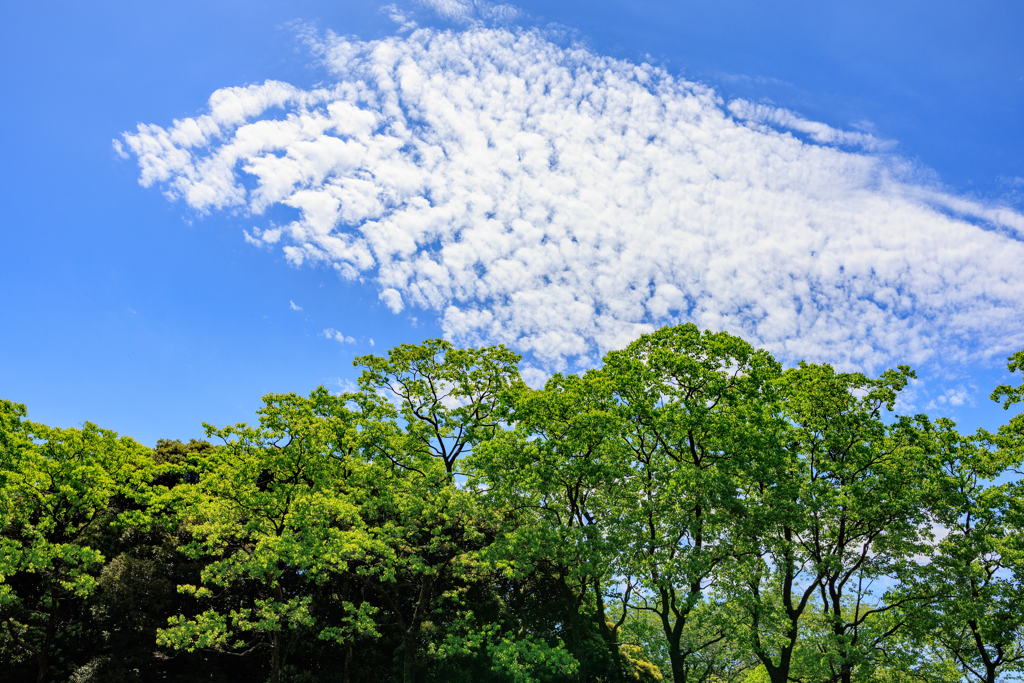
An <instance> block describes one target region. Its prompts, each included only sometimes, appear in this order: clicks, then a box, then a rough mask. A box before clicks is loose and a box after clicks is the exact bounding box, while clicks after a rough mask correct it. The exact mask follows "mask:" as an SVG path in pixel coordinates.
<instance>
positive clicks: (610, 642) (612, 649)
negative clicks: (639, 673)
mask: <svg viewBox="0 0 1024 683" xmlns="http://www.w3.org/2000/svg"><path fill="white" fill-rule="evenodd" d="M594 595H595V596H596V598H597V614H596V615H595V616H596V618H597V621H598V628H600V629H601V636H602V638H603V639H604V642H605V644H606V645H607V646H608V652H609V654H610V655H611V657H612V665H613V666H614V667H615V672H614V679H613V680H614V681H615V683H621V681H622V680H623V674H622V653H621V652H619V639H618V637H617V634H616V633H615V630H614V629H613V628H611V627H609V626H608V616H607V615H606V614H605V610H604V596H603V595H602V594H601V582H600V581H597V580H595V581H594Z"/></svg>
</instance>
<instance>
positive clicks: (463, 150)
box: [123, 0, 1024, 369]
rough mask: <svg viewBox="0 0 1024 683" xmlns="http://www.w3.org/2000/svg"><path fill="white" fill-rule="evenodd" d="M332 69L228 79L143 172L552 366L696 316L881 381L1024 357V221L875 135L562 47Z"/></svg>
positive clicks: (325, 49) (469, 45) (127, 140)
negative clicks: (312, 75)
mask: <svg viewBox="0 0 1024 683" xmlns="http://www.w3.org/2000/svg"><path fill="white" fill-rule="evenodd" d="M442 4H444V3H441V2H435V3H433V4H432V6H434V8H435V9H437V11H441V9H438V8H439V7H441V5H442ZM449 4H450V5H451V8H450V12H452V13H453V14H452V16H455V14H457V13H458V12H459V11H461V10H459V9H458V7H466V6H469V5H468V4H467V3H466V2H459V1H456V0H453V1H452V2H451V3H449ZM444 6H445V7H447V6H448V4H444ZM457 6H458V7H457ZM473 7H477V5H476V4H473ZM445 11H449V10H445ZM317 54H319V55H321V57H322V59H323V60H324V63H325V64H326V65H327V67H328V68H329V69H330V70H331V71H332V72H333V74H334V75H335V76H336V83H335V84H333V85H331V86H329V87H323V88H318V89H315V90H301V89H298V88H295V87H293V86H291V85H288V84H286V83H281V82H276V81H268V82H266V83H264V84H262V85H254V86H250V87H247V88H225V89H223V90H218V91H217V92H215V93H214V94H213V95H212V96H211V98H210V107H209V111H208V112H207V113H205V114H203V115H201V116H197V117H194V118H188V119H184V120H179V121H174V122H173V124H172V125H170V126H167V127H162V126H159V125H153V124H144V125H141V126H140V127H139V129H138V131H137V132H135V133H126V134H125V135H124V136H123V140H124V145H123V147H124V148H125V149H127V150H128V151H130V152H131V153H132V154H134V155H135V156H137V157H138V160H139V164H140V167H141V176H140V182H141V183H142V184H143V185H144V186H150V185H154V184H157V185H159V186H160V187H162V188H163V189H164V191H165V192H166V193H167V195H168V196H169V197H171V198H174V199H180V200H182V201H185V202H186V203H188V204H189V205H190V206H191V207H193V208H194V209H196V210H199V211H201V212H203V211H210V210H219V209H232V210H237V209H242V210H244V211H247V212H249V213H250V214H253V215H259V214H261V213H262V212H264V211H265V210H266V209H267V208H268V207H271V206H274V205H283V206H287V207H291V208H293V209H295V210H296V212H297V215H298V218H297V219H296V220H295V221H294V222H292V223H290V224H288V225H286V226H281V227H275V228H271V229H268V230H266V231H265V232H262V233H260V232H258V231H254V233H253V234H252V235H249V236H248V238H247V239H251V240H252V241H254V242H257V243H261V244H264V243H273V242H277V241H278V240H280V241H281V242H282V249H283V251H284V253H285V254H286V256H287V258H288V259H289V260H290V262H291V263H293V264H295V265H299V264H303V263H314V264H316V263H321V264H329V265H331V266H332V267H334V268H335V269H337V270H338V272H339V273H341V274H342V275H343V276H345V277H347V278H358V277H363V276H365V275H367V274H369V275H370V276H371V277H373V278H374V279H375V281H376V283H377V285H378V287H379V292H380V297H381V300H382V301H383V303H384V304H385V305H387V306H388V307H389V308H390V309H391V310H392V311H395V312H399V311H402V310H403V309H404V308H406V307H409V306H412V307H416V308H420V309H428V310H433V311H436V312H437V313H438V314H439V315H440V318H441V324H442V326H443V328H444V331H445V333H446V334H447V335H448V336H449V337H451V338H453V339H456V340H458V341H464V342H474V343H475V342H481V341H483V342H503V343H506V344H509V345H511V346H513V347H515V348H517V349H519V350H521V351H525V352H528V353H532V354H533V356H534V358H535V359H536V361H537V362H538V363H539V364H540V365H541V366H543V367H547V368H553V367H562V366H564V364H565V362H566V361H567V360H568V362H570V363H571V362H573V361H575V362H579V363H587V362H590V361H592V360H593V359H594V358H595V356H596V354H597V353H599V352H602V351H604V350H606V349H608V348H612V347H617V346H621V345H623V344H624V343H626V342H627V341H629V340H630V339H632V338H635V337H636V336H637V335H639V334H641V333H643V332H645V331H648V330H651V329H654V328H655V327H656V326H658V325H661V324H666V323H674V322H678V321H683V320H692V321H694V322H696V323H697V324H699V325H700V326H702V327H707V328H711V329H727V330H729V331H731V332H734V333H737V334H741V335H743V336H745V337H747V338H749V339H751V340H754V341H756V342H758V343H760V344H763V345H765V346H767V347H768V348H770V349H771V350H773V351H774V352H776V353H778V354H779V355H780V356H781V357H783V358H786V359H789V360H792V359H798V358H806V359H808V360H819V359H825V360H830V361H833V362H837V363H838V364H840V365H842V366H846V367H859V368H866V369H873V368H877V367H879V366H880V365H883V364H888V363H891V362H894V361H900V362H904V361H909V362H914V363H920V362H922V361H925V360H927V359H929V358H936V357H938V356H940V355H941V357H942V358H943V359H944V360H945V361H946V362H955V361H957V360H964V359H967V358H969V357H974V356H977V355H988V354H993V353H999V354H1002V353H1004V352H1006V351H1008V350H1016V349H1018V348H1021V347H1022V346H1024V322H1022V318H1021V315H1020V311H1021V310H1024V282H1022V278H1021V275H1020V272H1021V265H1020V264H1021V263H1024V244H1022V242H1021V237H1022V235H1024V230H1022V229H1021V228H1022V226H1024V222H1022V221H1024V217H1022V216H1021V214H1019V213H1017V212H1015V211H1013V210H1011V209H1008V208H1003V207H998V206H989V205H986V204H982V203H979V202H977V201H975V200H970V199H965V198H962V197H956V196H953V195H950V194H948V193H943V192H941V191H939V190H937V189H935V188H931V187H923V186H921V185H919V184H915V183H914V182H912V181H910V180H908V179H907V178H908V177H909V176H907V175H906V174H904V173H903V172H902V171H901V168H902V167H901V163H900V162H899V160H897V159H894V158H892V157H888V156H884V155H878V154H876V153H869V152H870V150H879V149H882V148H884V146H885V143H884V142H883V141H881V140H880V139H878V138H876V137H875V136H873V135H870V134H867V133H863V132H857V133H853V132H847V131H840V130H837V129H835V128H832V127H829V126H826V125H825V124H816V123H814V122H811V121H807V120H805V119H803V118H801V117H799V116H798V115H796V114H793V113H792V112H787V111H785V110H779V109H773V108H770V107H764V105H753V104H750V103H737V102H733V103H732V105H730V106H729V107H728V108H727V107H726V106H725V105H724V104H723V102H722V101H721V99H720V98H719V97H718V95H717V94H716V93H715V92H714V91H713V90H711V89H709V88H707V87H704V86H702V85H699V84H695V83H690V82H686V81H682V80H678V79H675V78H673V77H671V76H670V75H668V74H667V73H665V72H664V71H662V70H660V69H657V68H654V67H651V66H649V65H646V64H634V63H631V62H627V61H621V60H614V59H610V58H607V57H603V56H601V55H597V54H594V53H593V52H591V51H588V50H585V49H580V48H563V47H559V46H557V45H555V44H553V43H552V42H550V41H548V40H547V39H546V38H545V36H544V34H542V33H540V32H537V31H529V30H515V31H512V30H503V29H485V28H480V27H473V28H470V29H468V30H465V31H462V32H438V31H432V30H427V29H419V30H417V31H415V32H413V33H411V34H410V35H409V36H408V37H404V38H403V37H392V38H389V39H386V40H381V41H372V42H358V41H354V40H349V39H345V38H341V37H338V36H334V35H332V34H328V36H327V37H326V38H324V39H322V41H321V42H320V43H319V46H318V51H317ZM779 127H781V128H787V129H789V130H794V131H797V132H800V133H802V134H803V135H804V136H806V138H805V139H800V138H799V137H794V136H792V135H790V134H788V133H785V132H780V131H778V130H776V128H779ZM844 146H845V148H844ZM851 146H853V147H856V148H857V150H854V149H851ZM858 150H859V151H858ZM339 334H340V333H339ZM334 338H337V337H334ZM346 339H349V338H348V337H346Z"/></svg>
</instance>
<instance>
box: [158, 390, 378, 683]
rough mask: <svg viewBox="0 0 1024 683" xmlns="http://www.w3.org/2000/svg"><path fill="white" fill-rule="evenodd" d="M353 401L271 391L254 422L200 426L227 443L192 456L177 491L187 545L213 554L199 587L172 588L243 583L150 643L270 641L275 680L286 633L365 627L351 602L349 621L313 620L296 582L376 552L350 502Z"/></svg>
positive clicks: (359, 477)
mask: <svg viewBox="0 0 1024 683" xmlns="http://www.w3.org/2000/svg"><path fill="white" fill-rule="evenodd" d="M349 398H350V397H348V396H340V397H339V396H331V395H330V394H329V393H328V392H327V391H326V390H325V389H323V388H322V387H321V388H319V389H317V390H315V391H314V392H313V393H312V394H311V395H310V396H309V398H304V397H300V396H297V395H295V394H283V395H270V396H267V397H265V406H264V407H263V408H262V409H261V410H260V411H259V414H260V423H259V426H256V427H250V426H247V425H244V424H239V425H235V426H230V427H224V428H221V429H217V428H215V427H212V426H207V433H208V435H209V436H215V437H218V438H220V439H221V440H222V441H223V445H222V446H220V447H219V448H216V449H214V450H212V451H211V452H209V453H206V454H202V455H199V456H197V462H196V463H195V467H196V468H197V469H198V471H199V477H200V478H199V482H198V483H196V484H186V485H179V486H178V487H176V488H175V489H173V493H174V495H175V496H176V497H178V499H179V500H180V505H181V509H182V510H183V514H184V515H185V521H186V522H187V524H188V528H189V530H190V532H191V534H192V537H193V539H194V540H193V541H192V543H190V544H189V545H188V546H187V547H186V548H185V549H184V550H185V552H187V553H188V554H189V555H191V556H192V557H195V558H208V559H209V560H210V562H209V563H208V564H207V565H206V566H205V567H204V569H203V571H202V585H200V586H191V585H183V586H179V591H180V592H182V593H187V594H191V595H194V596H195V597H196V598H198V599H200V600H203V599H206V598H210V597H212V596H213V595H214V593H215V591H216V592H222V590H223V589H229V588H236V587H239V586H245V587H246V588H247V590H246V591H245V592H244V593H241V594H239V598H238V600H237V601H236V604H235V605H234V606H233V607H232V608H231V609H229V610H227V611H218V610H215V609H209V610H207V611H205V612H203V613H202V614H200V615H198V616H197V617H194V618H191V619H189V618H185V617H183V616H177V617H173V618H171V619H170V620H169V622H168V626H167V628H166V629H163V630H161V631H160V633H159V637H158V642H160V643H161V644H163V645H167V646H171V647H175V648H180V649H186V650H189V651H193V650H195V649H197V648H215V649H226V650H236V651H237V650H245V649H246V648H250V647H254V646H258V645H260V644H262V643H267V644H269V646H270V652H271V668H272V677H273V678H274V679H275V680H277V678H278V677H279V676H280V671H281V669H282V667H283V666H284V650H283V638H284V637H285V636H286V634H287V633H288V632H289V631H295V630H300V629H307V630H312V631H314V632H317V633H318V635H320V636H323V637H329V638H333V639H341V638H344V637H345V636H346V635H351V633H354V632H372V631H373V624H372V621H371V620H370V618H369V617H370V615H369V614H368V613H366V612H365V610H364V611H362V612H360V611H359V610H358V609H353V610H352V612H351V613H350V616H349V619H348V623H347V624H317V623H315V620H314V618H313V616H312V615H311V614H310V598H309V597H308V596H307V595H303V594H302V592H301V591H300V590H297V589H298V588H299V587H300V586H302V585H303V584H310V583H317V582H322V581H326V580H328V579H329V578H331V577H332V576H333V575H334V574H337V573H343V572H346V571H348V570H349V567H350V564H351V563H354V562H359V561H361V560H362V559H363V558H364V557H365V556H366V555H367V553H368V552H371V551H372V550H373V549H374V548H375V541H374V539H372V538H371V537H370V535H369V534H368V533H367V531H366V530H365V528H364V525H363V524H362V518H361V516H360V509H359V505H358V503H359V501H358V496H357V493H356V492H357V491H360V490H361V489H362V487H363V485H364V478H363V477H364V470H365V465H364V463H363V462H362V460H361V458H360V457H359V450H358V439H359V433H358V421H357V419H356V414H355V413H353V411H351V410H350V409H349V408H348V407H347V406H346V402H347V401H348V399H349ZM378 545H379V544H378ZM218 589H221V590H218Z"/></svg>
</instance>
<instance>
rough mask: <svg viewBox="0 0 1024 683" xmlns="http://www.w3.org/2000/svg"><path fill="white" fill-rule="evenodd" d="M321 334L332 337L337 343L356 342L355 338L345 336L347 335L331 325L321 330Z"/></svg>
mask: <svg viewBox="0 0 1024 683" xmlns="http://www.w3.org/2000/svg"><path fill="white" fill-rule="evenodd" d="M321 334H322V335H323V336H325V337H327V338H328V339H333V340H334V341H336V342H338V343H339V344H355V343H356V340H355V338H353V337H350V336H347V335H344V334H342V333H341V332H338V331H337V330H336V329H334V328H333V327H328V328H327V329H326V330H324V331H323V332H321Z"/></svg>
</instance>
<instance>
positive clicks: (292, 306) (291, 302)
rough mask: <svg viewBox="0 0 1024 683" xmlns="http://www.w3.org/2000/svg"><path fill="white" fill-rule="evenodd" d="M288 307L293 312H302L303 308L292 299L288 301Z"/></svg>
mask: <svg viewBox="0 0 1024 683" xmlns="http://www.w3.org/2000/svg"><path fill="white" fill-rule="evenodd" d="M288 305H289V306H291V309H292V310H293V311H301V310H302V306H299V305H298V304H296V303H295V302H294V301H292V300H291V299H288Z"/></svg>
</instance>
